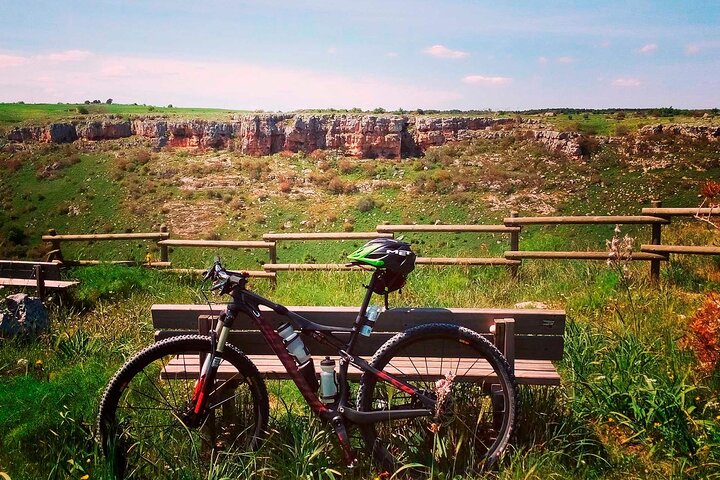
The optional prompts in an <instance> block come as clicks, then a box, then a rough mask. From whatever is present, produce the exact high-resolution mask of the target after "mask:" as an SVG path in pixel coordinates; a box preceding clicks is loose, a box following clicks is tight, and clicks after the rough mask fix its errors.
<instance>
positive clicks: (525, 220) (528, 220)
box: [503, 215, 670, 225]
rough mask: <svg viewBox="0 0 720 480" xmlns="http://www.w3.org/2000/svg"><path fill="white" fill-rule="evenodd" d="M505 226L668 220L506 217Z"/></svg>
mask: <svg viewBox="0 0 720 480" xmlns="http://www.w3.org/2000/svg"><path fill="white" fill-rule="evenodd" d="M503 223H505V225H580V224H618V223H619V224H621V225H630V224H658V223H659V224H667V223H670V220H668V219H667V218H662V217H653V216H649V215H607V216H574V217H573V216H570V217H508V218H505V219H504V220H503Z"/></svg>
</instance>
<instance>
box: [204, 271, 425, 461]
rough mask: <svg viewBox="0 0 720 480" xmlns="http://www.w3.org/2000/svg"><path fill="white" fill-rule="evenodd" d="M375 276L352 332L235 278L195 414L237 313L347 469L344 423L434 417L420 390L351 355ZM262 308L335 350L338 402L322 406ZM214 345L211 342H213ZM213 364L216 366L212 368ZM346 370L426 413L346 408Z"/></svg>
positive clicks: (352, 456)
mask: <svg viewBox="0 0 720 480" xmlns="http://www.w3.org/2000/svg"><path fill="white" fill-rule="evenodd" d="M377 275H378V271H377V270H376V271H375V272H373V275H372V278H371V279H370V284H369V285H367V286H366V287H365V288H366V289H367V292H366V294H365V298H364V299H363V303H362V306H361V307H360V311H359V312H358V316H357V318H356V320H355V323H354V324H353V326H352V327H351V328H349V327H337V326H330V325H321V324H318V323H315V322H313V321H311V320H308V319H306V318H305V317H303V316H301V315H299V314H297V313H294V312H292V311H290V310H288V309H287V307H285V306H283V305H280V304H277V303H274V302H272V301H270V300H268V299H266V298H264V297H262V296H260V295H258V294H256V293H254V292H252V291H250V290H247V288H246V282H247V278H246V277H244V276H240V277H235V278H237V279H239V281H237V285H235V286H234V287H233V288H232V289H231V290H230V291H229V292H227V293H228V294H229V295H230V296H231V298H232V302H231V303H229V304H228V306H227V309H226V311H225V313H224V314H222V315H220V320H219V321H218V324H217V327H216V329H215V331H214V332H213V334H212V335H213V339H214V338H217V344H216V348H215V352H212V354H211V355H208V357H207V358H206V361H205V365H204V366H203V370H202V373H201V381H200V382H198V386H197V389H196V395H195V398H194V401H195V409H194V410H195V413H196V414H200V412H201V411H202V410H203V409H204V408H205V406H204V405H203V403H204V402H203V400H204V398H205V397H206V395H207V394H208V393H209V390H210V388H211V386H212V384H213V383H214V379H215V374H216V373H217V367H218V365H217V364H219V362H215V361H214V358H215V355H216V354H217V353H220V352H222V351H223V349H224V347H225V342H226V340H227V336H228V334H229V332H230V329H231V328H232V325H233V322H234V321H235V319H236V318H237V316H238V315H240V314H245V315H248V316H249V317H250V318H251V319H252V321H253V323H254V324H255V325H256V326H257V327H258V328H259V330H260V332H262V335H263V337H264V338H265V340H266V341H267V342H268V344H269V345H270V348H271V349H272V351H273V352H274V353H275V355H277V357H278V359H279V360H280V361H281V363H282V364H283V366H284V367H285V369H286V371H287V373H288V375H289V376H290V378H291V379H292V380H293V382H295V385H297V387H298V389H299V390H300V393H301V394H302V396H303V398H304V399H305V401H306V402H307V404H308V405H309V406H310V408H311V409H312V411H313V412H314V413H315V414H316V415H317V416H319V417H320V418H321V419H323V420H325V421H328V422H330V423H331V424H332V426H333V428H334V429H335V433H336V434H337V436H338V440H339V441H340V446H341V447H342V451H343V456H344V458H345V461H346V462H347V464H348V465H349V466H354V465H355V464H356V457H355V454H354V452H353V449H352V447H351V445H350V441H349V438H348V434H347V428H346V421H349V422H351V423H353V424H358V425H362V424H371V423H377V422H379V421H382V420H392V419H400V418H414V417H420V416H430V415H433V412H434V408H435V400H434V399H433V398H431V397H430V396H428V395H426V394H425V393H424V392H422V391H420V390H418V389H417V388H415V387H414V386H412V385H409V384H407V383H406V382H404V381H402V380H400V379H398V378H396V377H394V376H393V375H391V374H389V373H387V372H384V371H382V370H378V369H376V368H374V367H372V366H371V365H370V364H369V363H368V362H367V361H366V360H364V359H363V358H361V357H359V356H357V355H355V354H354V353H353V350H354V347H355V343H356V342H357V340H358V335H359V333H360V328H361V327H362V325H363V323H364V322H365V320H366V317H365V315H366V312H367V308H368V305H369V304H370V300H371V298H372V295H373V285H374V283H375V281H376V278H377ZM260 305H263V306H265V307H268V308H270V309H271V310H273V311H275V312H276V313H278V314H279V315H282V316H284V317H286V318H287V319H288V320H289V321H290V322H291V324H293V326H294V327H295V328H296V329H298V330H299V331H300V333H301V334H302V335H306V336H307V335H309V336H311V337H312V338H313V339H315V340H316V341H318V342H320V343H323V344H326V345H330V346H331V347H333V348H336V349H337V351H338V354H339V356H340V362H339V363H340V365H339V369H338V377H337V378H338V396H337V400H336V401H335V402H334V403H333V404H330V405H326V404H324V403H323V402H321V401H320V399H319V398H318V395H317V392H316V391H315V389H314V388H313V387H312V386H311V385H310V384H309V382H308V381H307V380H306V379H305V377H304V376H303V375H302V373H301V372H300V370H299V368H298V365H297V364H296V363H295V360H294V358H293V357H292V355H291V354H290V353H289V352H288V351H287V349H286V347H285V344H284V343H283V339H282V337H281V336H280V335H279V334H278V333H277V331H275V329H274V328H273V327H272V326H271V325H270V323H269V322H268V321H267V320H266V319H265V318H264V317H263V315H262V313H261V312H260ZM332 332H346V333H350V339H349V340H348V342H347V343H345V342H343V341H342V340H340V339H339V338H337V337H336V336H335V335H333V333H332ZM213 343H214V342H213ZM216 363H217V364H216ZM350 365H352V366H354V367H356V368H358V369H359V370H361V371H362V372H363V373H364V374H368V373H369V374H371V375H374V376H376V377H377V378H379V379H380V380H382V381H383V382H386V383H389V384H390V385H392V386H393V387H395V388H397V389H399V390H402V391H403V392H404V393H406V394H408V395H413V396H414V398H416V399H417V400H418V401H419V402H420V403H421V405H423V406H424V407H425V408H424V409H407V410H403V409H397V410H391V411H379V412H361V411H358V410H356V409H353V408H351V407H349V406H348V402H349V400H350V389H349V383H348V381H347V378H348V368H349V367H350Z"/></svg>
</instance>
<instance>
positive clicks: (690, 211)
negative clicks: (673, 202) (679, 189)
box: [642, 207, 720, 217]
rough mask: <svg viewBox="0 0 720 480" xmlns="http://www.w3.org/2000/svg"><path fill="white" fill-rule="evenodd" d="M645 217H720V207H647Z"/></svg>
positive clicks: (643, 211) (644, 211)
mask: <svg viewBox="0 0 720 480" xmlns="http://www.w3.org/2000/svg"><path fill="white" fill-rule="evenodd" d="M642 213H643V215H670V216H673V215H677V216H690V217H692V216H695V215H720V207H714V208H697V207H696V208H687V207H682V208H673V207H667V208H666V207H663V208H655V207H647V208H643V209H642Z"/></svg>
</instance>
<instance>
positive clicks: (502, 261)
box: [415, 257, 521, 265]
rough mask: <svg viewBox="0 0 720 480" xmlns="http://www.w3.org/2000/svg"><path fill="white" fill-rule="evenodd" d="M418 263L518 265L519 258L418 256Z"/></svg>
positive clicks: (416, 261)
mask: <svg viewBox="0 0 720 480" xmlns="http://www.w3.org/2000/svg"><path fill="white" fill-rule="evenodd" d="M415 263H416V264H418V265H520V263H521V262H520V261H519V260H509V259H507V258H502V257H489V258H452V257H418V258H417V259H416V260H415Z"/></svg>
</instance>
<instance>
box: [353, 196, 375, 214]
mask: <svg viewBox="0 0 720 480" xmlns="http://www.w3.org/2000/svg"><path fill="white" fill-rule="evenodd" d="M376 206H377V204H376V203H375V200H374V199H373V198H372V197H363V198H361V199H360V200H359V201H358V203H357V209H358V210H360V211H361V212H369V211H370V210H372V209H373V208H375V207H376Z"/></svg>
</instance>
